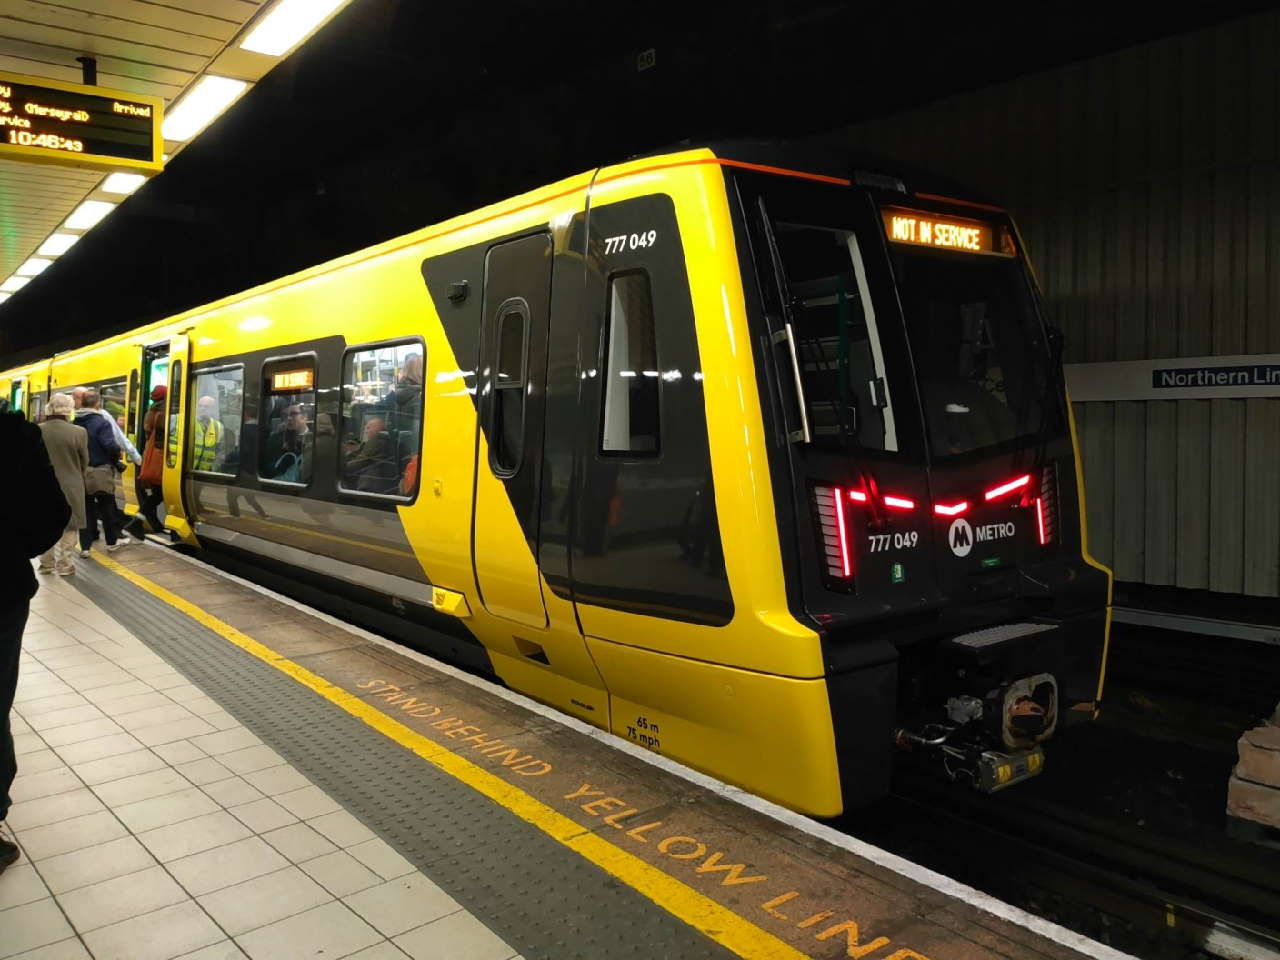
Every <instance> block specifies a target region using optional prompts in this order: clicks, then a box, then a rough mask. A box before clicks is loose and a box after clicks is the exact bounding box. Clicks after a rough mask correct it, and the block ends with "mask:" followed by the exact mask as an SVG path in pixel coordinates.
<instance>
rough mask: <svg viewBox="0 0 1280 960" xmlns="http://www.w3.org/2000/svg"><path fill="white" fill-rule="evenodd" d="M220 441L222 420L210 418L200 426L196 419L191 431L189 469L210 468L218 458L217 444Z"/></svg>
mask: <svg viewBox="0 0 1280 960" xmlns="http://www.w3.org/2000/svg"><path fill="white" fill-rule="evenodd" d="M221 442H222V421H221V420H214V419H212V418H210V420H209V422H208V423H207V424H205V425H204V426H201V424H200V421H199V420H197V421H196V422H195V424H194V425H193V429H192V431H191V443H192V447H191V469H192V470H212V469H213V464H214V462H215V461H216V460H217V459H218V445H219V444H221Z"/></svg>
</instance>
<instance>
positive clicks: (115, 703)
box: [0, 544, 1123, 960]
mask: <svg viewBox="0 0 1280 960" xmlns="http://www.w3.org/2000/svg"><path fill="white" fill-rule="evenodd" d="M21 670H22V673H21V679H20V684H19V690H18V696H17V702H16V705H15V717H14V721H15V727H14V732H15V735H16V740H17V748H18V753H19V758H18V762H19V777H18V780H17V782H16V783H15V786H14V793H13V797H14V801H15V805H14V807H13V809H12V811H11V813H10V817H9V826H10V827H11V828H12V829H13V832H14V833H15V835H16V838H17V841H18V843H19V845H20V847H21V849H22V858H21V860H20V861H19V862H18V863H17V864H16V865H14V866H12V867H10V868H9V869H8V870H7V871H6V872H5V873H4V874H3V875H0V957H3V958H9V957H22V958H32V960H34V958H40V960H64V958H65V960H71V958H84V957H95V958H122V960H165V958H170V957H190V958H200V960H215V958H218V960H220V958H232V957H237V958H238V957H245V956H248V957H251V958H254V960H267V958H271V960H279V958H293V957H324V958H332V960H336V958H341V957H352V958H361V960H382V958H392V957H406V956H408V957H413V958H428V957H430V958H445V960H511V958H520V957H525V958H535V957H536V958H556V960H560V958H578V957H580V958H590V960H598V958H603V957H610V958H613V957H635V958H654V957H662V958H686V957H688V958H694V957H707V958H711V957H734V956H737V957H767V958H798V957H821V958H837V957H855V958H870V960H976V958H988V957H1005V958H1045V960H1050V958H1052V960H1068V958H1072V960H1073V958H1079V957H1083V956H1091V957H1105V958H1115V957H1121V956H1123V955H1122V954H1119V953H1118V952H1116V951H1114V950H1112V949H1110V948H1108V947H1105V946H1103V945H1101V944H1098V943H1095V942H1093V941H1090V940H1087V939H1086V938H1084V937H1082V936H1079V935H1077V934H1074V933H1071V932H1070V931H1067V930H1065V929H1063V928H1061V927H1057V926H1055V925H1053V924H1051V923H1048V922H1046V921H1044V920H1041V919H1039V918H1036V917H1033V916H1031V915H1029V914H1026V913H1023V912H1021V911H1019V910H1017V909H1015V908H1013V907H1010V906H1008V905H1005V904H1003V903H1000V902H998V901H996V900H993V899H991V898H989V897H987V896H985V895H983V894H981V893H978V892H976V891H974V890H971V889H969V888H966V887H964V886H962V885H960V884H958V883H955V882H953V881H950V880H947V879H946V878H944V877H941V876H939V875H937V874H933V873H930V872H929V871H927V870H924V869H923V868H920V867H917V866H915V865H913V864H910V863H908V862H906V861H903V860H900V859H899V858H896V857H894V856H893V855H891V854H888V853H886V852H884V851H880V850H878V849H876V848H874V847H871V846H869V845H866V844H863V843H861V842H860V841H858V840H857V839H856V838H854V837H850V836H847V835H845V834H842V833H838V832H836V831H834V830H832V829H830V828H829V827H828V826H825V825H822V824H819V823H816V822H814V821H812V820H809V819H807V818H805V817H801V816H798V815H795V814H792V813H789V812H787V811H784V810H782V809H781V808H778V807H776V806H774V805H772V804H769V803H767V802H765V801H761V800H759V799H758V798H754V797H750V796H747V795H745V794H743V793H742V792H741V791H738V790H735V789H733V788H730V787H727V786H725V785H723V784H720V783H718V782H716V781H714V780H711V779H710V778H707V777H704V776H702V775H700V774H697V773H695V772H693V771H689V770H687V769H685V768H683V767H680V766H679V765H677V764H674V763H672V762H670V761H668V760H666V759H665V758H662V757H659V756H657V755H653V754H649V753H646V752H644V751H643V750H642V749H641V748H639V747H636V746H634V745H631V744H627V743H624V742H623V741H621V740H619V739H617V738H614V737H612V736H610V735H608V734H605V733H602V732H600V731H597V730H595V729H593V728H591V727H589V726H587V725H584V724H582V723H580V722H578V721H576V720H573V719H571V718H566V717H564V716H562V715H560V714H558V713H556V712H554V711H552V710H549V709H547V708H545V707H542V706H541V705H539V704H536V703H534V702H532V701H529V700H527V699H526V698H524V697H521V696H519V695H517V694H513V693H511V692H510V691H508V690H505V689H503V688H501V687H499V686H497V685H494V684H492V683H489V682H487V681H485V680H483V679H480V678H476V677H473V676H471V675H468V674H466V673H463V672H461V671H459V670H456V669H454V668H452V667H450V666H448V665H446V664H442V663H440V662H438V661H435V660H433V659H431V658H429V657H426V656H424V655H421V654H419V653H417V652H415V651H412V650H409V649H406V648H404V647H402V646H398V645H396V644H393V643H390V642H388V641H385V640H383V639H382V638H379V637H376V636H374V635H372V634H370V633H367V632H365V631H363V630H361V629H359V628H356V627H353V626H350V625H346V624H342V623H340V622H338V621H336V620H334V619H333V618H330V617H328V616H325V615H324V614H320V613H318V612H315V611H312V610H309V609H308V608H306V607H303V606H301V605H299V604H297V603H295V602H293V601H290V600H287V599H285V598H283V597H280V596H278V595H276V594H273V593H270V592H269V591H266V590H263V589H261V588H259V587H257V586H255V585H253V584H250V583H247V582H245V581H243V580H239V579H238V578H235V577H231V576H229V575H227V574H224V573H222V572H220V571H218V570H216V569H214V568H212V567H210V566H208V565H205V564H202V563H199V562H198V561H196V560H193V559H192V558H189V557H186V556H183V555H181V554H179V553H176V552H174V551H172V550H167V549H165V548H162V547H158V546H155V545H152V544H139V545H135V546H132V547H130V548H129V549H127V550H123V551H120V552H118V553H116V554H113V555H110V556H108V555H106V554H102V553H99V552H98V551H96V550H95V551H94V553H93V555H92V558H91V559H81V560H80V561H79V567H78V571H77V573H76V574H75V575H74V576H72V577H67V578H62V577H57V576H42V577H41V590H40V592H39V594H38V595H37V597H36V598H35V600H34V601H33V607H32V615H31V620H30V623H29V625H28V628H27V633H26V636H25V638H24V652H23V655H22V667H21ZM780 722H781V721H780Z"/></svg>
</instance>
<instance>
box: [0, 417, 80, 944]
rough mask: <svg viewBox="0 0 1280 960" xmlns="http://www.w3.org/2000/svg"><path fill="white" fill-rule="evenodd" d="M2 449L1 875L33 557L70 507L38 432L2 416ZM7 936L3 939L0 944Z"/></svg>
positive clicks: (10, 850)
mask: <svg viewBox="0 0 1280 960" xmlns="http://www.w3.org/2000/svg"><path fill="white" fill-rule="evenodd" d="M0 449H3V450H4V451H5V454H6V466H5V469H4V470H3V471H0V524H3V526H4V531H5V537H4V539H3V540H0V873H3V872H4V870H5V868H7V867H8V866H9V865H10V864H12V863H14V862H16V861H17V859H18V853H19V851H18V845H17V844H16V843H14V842H13V837H12V836H11V835H10V834H9V833H8V830H7V828H6V826H5V823H4V821H5V819H6V818H7V817H8V815H9V807H10V805H11V803H12V798H11V797H10V796H9V790H10V788H11V787H12V786H13V781H14V778H15V777H17V775H18V762H17V755H16V752H15V750H14V744H13V732H12V729H11V726H10V720H9V715H10V712H11V711H12V710H13V698H14V695H15V694H16V692H17V689H18V662H19V658H20V655H21V652H22V633H23V630H25V629H26V625H27V615H28V613H29V611H30V605H31V598H32V597H33V596H34V595H35V592H36V578H35V574H34V573H33V572H32V570H31V558H32V557H37V556H39V555H40V554H42V553H44V552H45V551H46V550H48V549H49V548H50V547H51V546H53V545H54V544H55V543H57V542H58V538H59V537H60V536H61V535H62V531H63V530H64V529H66V526H67V519H68V518H69V517H70V516H71V508H70V507H68V506H67V500H66V497H65V496H63V492H62V488H61V487H59V486H58V478H57V476H56V475H55V474H54V471H53V465H52V464H51V463H50V462H49V454H48V453H47V452H46V451H45V446H44V440H43V438H42V437H41V434H40V429H39V428H38V427H37V426H36V425H35V424H33V423H27V421H26V420H25V419H24V418H23V417H22V416H21V415H20V414H16V413H5V414H0ZM2 941H3V937H2V936H0V942H2Z"/></svg>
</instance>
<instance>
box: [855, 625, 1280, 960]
mask: <svg viewBox="0 0 1280 960" xmlns="http://www.w3.org/2000/svg"><path fill="white" fill-rule="evenodd" d="M1112 647H1113V653H1112V660H1111V666H1110V669H1109V671H1108V697H1107V704H1108V705H1107V707H1106V708H1105V709H1104V713H1103V721H1102V722H1100V723H1096V724H1092V725H1089V726H1087V727H1084V728H1080V729H1076V730H1072V731H1069V732H1066V733H1064V734H1062V735H1060V736H1059V737H1057V738H1055V740H1054V741H1053V743H1051V744H1050V745H1049V749H1048V751H1047V754H1048V762H1047V764H1046V770H1045V772H1044V773H1043V774H1042V775H1041V776H1039V777H1037V778H1035V779H1034V780H1032V781H1030V782H1028V783H1025V784H1021V785H1019V786H1018V787H1016V788H1013V789H1011V790H1008V791H1004V792H1001V793H997V794H994V795H991V796H984V795H981V794H977V793H973V792H969V791H966V790H960V789H957V788H956V786H955V785H954V784H952V783H950V782H947V781H945V780H943V779H941V778H940V777H939V776H938V775H937V773H936V772H935V771H934V770H932V769H931V768H927V767H925V766H924V765H920V766H915V765H913V764H912V763H911V762H908V763H905V764H901V765H900V769H899V771H898V775H897V776H896V778H895V784H894V795H893V797H892V798H891V800H890V801H889V802H886V803H884V804H881V805H879V806H877V807H875V808H873V809H872V810H869V811H863V812H861V813H859V814H856V815H854V816H852V817H849V818H846V822H845V823H844V824H842V825H843V826H844V828H845V829H847V830H849V831H850V832H851V833H855V834H857V836H859V837H860V838H862V839H864V840H868V841H870V842H873V843H877V844H879V845H881V846H884V847H886V848H888V849H890V850H893V851H894V852H895V853H898V854H900V855H902V856H906V857H909V858H910V859H912V860H915V861H917V862H920V863H923V864H925V865H926V866H929V867H931V868H933V869H935V870H938V871H939V872H941V873H944V874H947V875H949V876H953V877H955V878H957V879H959V880H962V881H964V882H966V883H969V884H970V885H972V886H975V887H977V888H979V889H981V890H984V891H986V892H987V893H990V894H992V895H993V896H996V897H999V898H1000V899H1002V900H1005V901H1007V902H1009V903H1013V904H1016V905H1018V906H1021V907H1023V908H1024V909H1027V910H1029V911H1031V912H1033V913H1036V914H1038V915H1040V916H1043V917H1045V918H1047V919H1050V920H1053V921H1056V922H1058V923H1061V924H1062V925H1064V926H1067V927H1070V928H1072V929H1075V930H1078V931H1080V932H1081V933H1084V934H1086V935H1088V936H1090V937H1093V938H1095V939H1097V940H1099V941H1101V942H1103V943H1107V944H1110V945H1112V946H1114V947H1116V948H1117V949H1120V950H1124V951H1126V952H1129V953H1132V954H1134V955H1136V956H1140V957H1144V958H1151V960H1184V958H1185V960H1201V958H1207V957H1219V958H1224V957H1225V958H1233V960H1234V958H1249V960H1254V958H1269V957H1277V958H1280V848H1269V847H1267V846H1260V845H1254V844H1248V843H1242V842H1238V841H1236V840H1233V839H1231V838H1230V837H1228V835H1227V832H1226V816H1225V804H1226V783H1227V779H1228V777H1229V776H1230V771H1231V768H1232V766H1233V765H1234V763H1235V759H1236V747H1235V741H1236V739H1237V738H1238V737H1239V735H1240V733H1241V732H1242V731H1243V730H1244V729H1247V728H1248V727H1251V726H1254V725H1255V724H1256V723H1257V722H1258V720H1259V718H1260V717H1261V716H1264V715H1266V714H1269V713H1270V712H1271V710H1272V709H1274V707H1275V703H1276V701H1277V699H1280V651H1278V650H1277V649H1276V648H1275V647H1269V646H1265V645H1259V644H1251V643H1249V642H1247V641H1240V640H1225V639H1223V638H1208V637H1191V636H1188V635H1185V634H1172V633H1169V632H1166V631H1159V630H1152V629H1149V628H1124V629H1121V630H1119V631H1117V635H1116V637H1115V638H1114V640H1113V644H1112Z"/></svg>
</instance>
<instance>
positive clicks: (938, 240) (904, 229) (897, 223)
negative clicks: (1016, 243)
mask: <svg viewBox="0 0 1280 960" xmlns="http://www.w3.org/2000/svg"><path fill="white" fill-rule="evenodd" d="M881 216H883V217H884V229H885V232H886V233H887V234H888V235H889V239H890V240H892V241H893V242H895V243H911V244H915V245H917V246H921V247H934V248H936V249H939V250H960V251H965V252H968V253H995V254H1005V255H1008V254H1012V253H1013V249H1012V244H1011V243H1010V242H1009V240H1008V238H1007V237H1005V235H1004V234H1005V231H1004V230H1003V228H1001V229H1000V231H999V232H1000V235H1001V236H1000V240H1001V242H1000V243H999V244H998V245H997V243H996V230H995V229H993V228H992V226H991V224H989V223H984V222H982V221H981V220H967V219H962V218H960V217H945V216H939V215H938V214H936V213H929V212H927V211H925V210H908V209H905V208H902V207H887V208H885V209H884V210H883V211H881Z"/></svg>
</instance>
